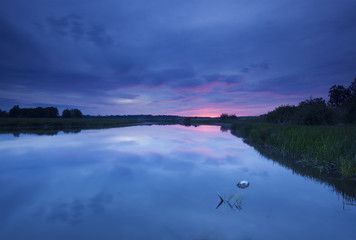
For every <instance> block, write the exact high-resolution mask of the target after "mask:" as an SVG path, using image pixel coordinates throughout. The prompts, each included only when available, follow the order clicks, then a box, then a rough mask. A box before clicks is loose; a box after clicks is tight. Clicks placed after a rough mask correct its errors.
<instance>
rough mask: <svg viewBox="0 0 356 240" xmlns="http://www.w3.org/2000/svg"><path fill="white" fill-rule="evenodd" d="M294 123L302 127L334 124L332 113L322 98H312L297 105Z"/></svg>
mask: <svg viewBox="0 0 356 240" xmlns="http://www.w3.org/2000/svg"><path fill="white" fill-rule="evenodd" d="M295 121H296V123H298V124H304V125H326V124H334V121H335V120H334V112H333V111H332V110H331V109H330V108H328V106H327V104H326V102H325V100H324V99H323V98H312V97H310V98H309V99H308V100H305V101H302V102H300V103H299V105H298V109H297V112H296V115H295Z"/></svg>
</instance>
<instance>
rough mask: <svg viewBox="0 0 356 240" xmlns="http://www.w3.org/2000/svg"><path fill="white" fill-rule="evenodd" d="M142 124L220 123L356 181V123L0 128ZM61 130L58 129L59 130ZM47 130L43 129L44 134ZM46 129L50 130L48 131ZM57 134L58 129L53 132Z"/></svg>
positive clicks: (10, 125) (5, 126)
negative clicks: (341, 124) (342, 124)
mask: <svg viewBox="0 0 356 240" xmlns="http://www.w3.org/2000/svg"><path fill="white" fill-rule="evenodd" d="M142 124H145V125H146V124H148V125H149V124H165V125H168V124H181V125H186V126H191V125H193V126H198V125H219V126H221V129H222V130H223V131H226V130H231V133H232V134H233V135H235V136H237V137H241V138H243V139H244V140H245V142H246V143H248V144H250V145H251V146H253V147H255V148H256V149H257V150H259V151H260V152H263V153H264V154H265V155H266V154H267V155H268V154H272V155H275V156H277V155H278V156H281V157H285V158H288V159H292V160H293V161H294V162H295V163H298V164H300V165H302V166H303V167H307V168H311V169H314V170H318V171H319V172H320V173H323V174H326V175H331V176H337V177H341V178H345V179H351V180H354V181H356V126H355V125H353V126H305V125H280V124H272V123H263V122H261V121H260V120H259V118H239V119H237V120H227V121H221V120H220V119H218V118H195V117H193V118H190V117H189V118H184V117H182V118H178V119H177V118H175V119H165V120H162V119H152V118H150V119H149V121H148V120H147V119H144V118H142V119H118V118H69V119H68V118H67V119H66V118H0V132H3V133H6V132H9V133H14V134H19V133H26V132H28V133H32V132H33V131H32V130H34V129H35V130H36V131H38V130H40V131H44V130H46V131H48V130H52V129H55V130H63V131H67V132H79V131H80V130H81V129H100V128H112V127H124V126H134V125H142ZM57 132H58V131H57ZM44 133H45V132H43V134H44ZM46 133H47V132H46ZM50 134H55V132H50Z"/></svg>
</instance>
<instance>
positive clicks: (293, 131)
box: [232, 122, 356, 179]
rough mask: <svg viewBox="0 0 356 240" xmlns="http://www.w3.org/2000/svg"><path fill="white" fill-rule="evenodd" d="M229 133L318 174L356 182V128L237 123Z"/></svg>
mask: <svg viewBox="0 0 356 240" xmlns="http://www.w3.org/2000/svg"><path fill="white" fill-rule="evenodd" d="M232 133H233V134H234V135H237V136H239V137H243V138H244V139H245V140H246V141H247V142H249V143H251V145H259V147H263V148H265V149H269V150H270V151H275V152H278V153H279V154H281V155H283V156H286V157H290V158H293V159H295V161H298V162H300V163H303V164H305V165H308V166H310V167H312V168H314V169H318V170H320V171H321V172H325V173H329V174H331V173H337V174H339V175H341V176H343V177H346V178H352V179H356V126H301V125H277V124H268V123H241V122H240V123H235V124H234V125H233V126H232Z"/></svg>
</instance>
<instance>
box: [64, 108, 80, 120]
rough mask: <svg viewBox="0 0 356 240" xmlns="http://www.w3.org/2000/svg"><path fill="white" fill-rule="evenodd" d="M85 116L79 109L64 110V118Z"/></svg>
mask: <svg viewBox="0 0 356 240" xmlns="http://www.w3.org/2000/svg"><path fill="white" fill-rule="evenodd" d="M82 117H83V114H82V112H81V111H80V110H79V109H64V110H63V112H62V118H82Z"/></svg>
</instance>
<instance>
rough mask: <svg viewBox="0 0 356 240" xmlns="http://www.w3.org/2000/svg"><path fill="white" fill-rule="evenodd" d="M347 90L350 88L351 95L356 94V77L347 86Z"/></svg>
mask: <svg viewBox="0 0 356 240" xmlns="http://www.w3.org/2000/svg"><path fill="white" fill-rule="evenodd" d="M349 90H350V93H351V95H352V96H356V78H355V79H354V81H353V82H352V83H351V85H350V86H349Z"/></svg>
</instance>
